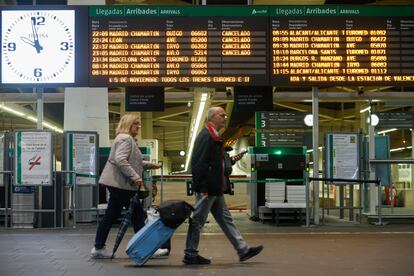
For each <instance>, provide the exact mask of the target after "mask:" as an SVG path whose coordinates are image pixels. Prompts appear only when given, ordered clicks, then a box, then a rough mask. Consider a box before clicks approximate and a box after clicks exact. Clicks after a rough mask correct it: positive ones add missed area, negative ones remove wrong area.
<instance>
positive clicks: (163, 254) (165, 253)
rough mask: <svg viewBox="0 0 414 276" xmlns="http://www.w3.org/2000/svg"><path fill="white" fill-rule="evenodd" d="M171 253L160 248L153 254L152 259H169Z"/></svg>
mask: <svg viewBox="0 0 414 276" xmlns="http://www.w3.org/2000/svg"><path fill="white" fill-rule="evenodd" d="M169 255H170V251H169V250H168V249H166V248H158V250H157V251H155V252H154V254H152V256H151V259H164V258H168V256H169Z"/></svg>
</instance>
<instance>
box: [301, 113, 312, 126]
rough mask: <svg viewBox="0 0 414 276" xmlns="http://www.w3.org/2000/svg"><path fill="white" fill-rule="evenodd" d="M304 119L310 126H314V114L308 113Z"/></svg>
mask: <svg viewBox="0 0 414 276" xmlns="http://www.w3.org/2000/svg"><path fill="white" fill-rule="evenodd" d="M303 121H304V122H305V125H307V126H310V127H311V126H313V115H312V114H307V115H306V116H305V118H304V119H303Z"/></svg>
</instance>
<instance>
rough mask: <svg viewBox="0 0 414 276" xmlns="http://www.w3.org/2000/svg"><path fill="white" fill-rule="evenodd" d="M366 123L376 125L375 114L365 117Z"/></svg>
mask: <svg viewBox="0 0 414 276" xmlns="http://www.w3.org/2000/svg"><path fill="white" fill-rule="evenodd" d="M367 123H368V124H370V125H371V126H377V125H378V123H379V118H378V116H377V114H371V116H370V117H368V118H367Z"/></svg>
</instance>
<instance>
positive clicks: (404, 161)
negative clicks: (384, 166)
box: [369, 159, 414, 164]
mask: <svg viewBox="0 0 414 276" xmlns="http://www.w3.org/2000/svg"><path fill="white" fill-rule="evenodd" d="M369 162H370V163H389V164H414V159H369Z"/></svg>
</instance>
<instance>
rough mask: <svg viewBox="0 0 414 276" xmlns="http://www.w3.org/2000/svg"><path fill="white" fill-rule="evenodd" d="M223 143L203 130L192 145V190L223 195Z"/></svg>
mask: <svg viewBox="0 0 414 276" xmlns="http://www.w3.org/2000/svg"><path fill="white" fill-rule="evenodd" d="M223 158H224V155H223V141H222V140H221V139H220V140H217V141H216V140H214V139H213V137H211V134H210V132H209V131H208V129H207V128H203V129H202V130H201V131H200V133H199V134H198V136H197V139H196V141H195V143H194V149H193V154H192V157H191V168H192V176H193V190H194V191H195V192H197V193H208V194H209V195H215V196H219V195H223V187H224V186H223V181H224V179H225V178H224V174H223Z"/></svg>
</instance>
